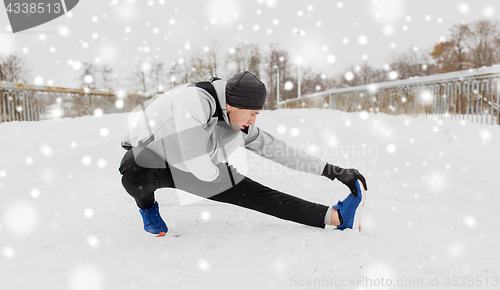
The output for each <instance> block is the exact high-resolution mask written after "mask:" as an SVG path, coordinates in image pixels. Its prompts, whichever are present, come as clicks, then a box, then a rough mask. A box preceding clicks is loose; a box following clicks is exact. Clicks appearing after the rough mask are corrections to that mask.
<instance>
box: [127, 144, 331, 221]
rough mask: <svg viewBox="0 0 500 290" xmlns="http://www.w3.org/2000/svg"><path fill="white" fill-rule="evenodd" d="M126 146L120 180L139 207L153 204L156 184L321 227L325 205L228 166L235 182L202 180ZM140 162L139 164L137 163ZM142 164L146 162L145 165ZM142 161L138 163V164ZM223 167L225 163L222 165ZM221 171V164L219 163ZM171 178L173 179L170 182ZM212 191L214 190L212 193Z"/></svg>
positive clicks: (150, 154) (149, 152) (152, 155)
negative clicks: (293, 194)
mask: <svg viewBox="0 0 500 290" xmlns="http://www.w3.org/2000/svg"><path fill="white" fill-rule="evenodd" d="M133 150H135V149H133ZM133 150H132V149H131V150H128V151H127V153H125V156H123V159H122V161H121V165H120V168H119V170H120V173H121V174H122V184H123V187H124V188H125V190H126V191H127V192H128V193H129V194H130V195H131V196H132V197H133V198H134V199H135V201H136V203H137V206H139V207H140V208H142V209H148V208H151V207H152V206H153V204H154V201H155V197H154V192H155V190H156V189H158V188H165V187H172V188H178V189H181V190H184V191H186V192H189V193H192V194H195V195H198V196H202V197H205V198H207V199H210V200H215V201H219V202H225V203H230V204H234V205H238V206H242V207H245V208H249V209H253V210H256V211H259V212H262V213H265V214H269V215H272V216H275V217H278V218H281V219H285V220H290V221H294V222H297V223H301V224H305V225H309V226H314V227H320V228H324V227H325V224H324V219H325V214H326V211H327V210H328V207H327V206H325V205H322V204H317V203H312V202H309V201H306V200H303V199H300V198H298V197H295V196H291V195H288V194H286V193H282V192H279V191H277V190H274V189H271V188H269V187H266V186H264V185H261V184H260V183H258V182H255V181H253V180H251V179H250V178H248V177H245V176H243V175H241V174H239V173H238V172H237V171H236V170H234V169H232V170H231V171H232V175H233V178H234V179H235V180H236V184H235V185H234V186H232V185H231V184H230V182H226V183H224V182H218V183H211V182H204V181H201V180H199V179H198V178H196V177H195V176H194V175H193V174H191V173H188V172H184V171H181V170H178V169H175V168H173V167H171V168H169V166H168V164H167V163H166V162H165V161H164V160H163V159H162V158H161V157H159V156H158V155H156V154H155V153H154V152H152V151H150V150H148V149H144V150H142V151H141V152H140V153H139V154H137V152H136V156H135V157H134V153H133V152H132V151H133ZM139 164H140V165H139ZM144 164H147V166H146V167H145V166H144ZM141 165H142V166H141ZM223 167H225V165H224V166H223ZM220 169H221V172H223V171H222V170H224V168H222V167H220ZM225 170H226V172H227V168H225ZM174 181H175V182H174ZM214 192H218V193H217V194H214Z"/></svg>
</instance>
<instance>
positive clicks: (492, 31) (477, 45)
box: [466, 20, 500, 68]
mask: <svg viewBox="0 0 500 290" xmlns="http://www.w3.org/2000/svg"><path fill="white" fill-rule="evenodd" d="M466 44H467V47H468V48H469V51H470V58H471V62H472V64H473V66H474V67H475V68H480V67H482V66H491V65H494V64H496V63H498V62H499V60H500V55H499V52H500V29H499V24H498V22H497V21H493V20H478V21H476V22H473V23H472V24H470V25H469V30H468V33H467V42H466Z"/></svg>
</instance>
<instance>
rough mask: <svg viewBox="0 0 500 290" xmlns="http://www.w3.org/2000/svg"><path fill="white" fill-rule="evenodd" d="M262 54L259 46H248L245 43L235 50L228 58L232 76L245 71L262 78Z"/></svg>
mask: <svg viewBox="0 0 500 290" xmlns="http://www.w3.org/2000/svg"><path fill="white" fill-rule="evenodd" d="M261 59H262V58H261V54H260V51H259V45H258V44H248V43H246V42H244V43H243V44H240V45H239V46H237V47H235V48H234V51H233V52H231V53H230V54H229V55H228V57H227V62H228V68H229V70H230V72H231V75H234V74H236V73H240V72H243V71H249V72H251V73H253V74H255V75H256V76H257V77H258V78H260V62H261Z"/></svg>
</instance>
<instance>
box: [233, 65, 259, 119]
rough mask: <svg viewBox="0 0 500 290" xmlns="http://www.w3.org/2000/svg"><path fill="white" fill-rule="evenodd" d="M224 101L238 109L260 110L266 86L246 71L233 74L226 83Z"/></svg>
mask: <svg viewBox="0 0 500 290" xmlns="http://www.w3.org/2000/svg"><path fill="white" fill-rule="evenodd" d="M226 102H227V104H228V105H230V106H232V107H236V108H240V109H248V110H262V108H263V107H264V103H265V102H266V86H265V85H264V84H263V83H262V82H261V81H260V80H259V79H258V78H257V77H256V76H255V75H253V74H252V73H250V72H248V71H246V72H242V73H239V74H235V75H234V76H233V77H232V78H230V79H229V80H228V81H227V84H226Z"/></svg>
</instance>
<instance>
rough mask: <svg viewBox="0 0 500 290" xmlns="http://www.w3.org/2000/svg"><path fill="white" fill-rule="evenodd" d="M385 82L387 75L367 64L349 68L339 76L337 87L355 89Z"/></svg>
mask: <svg viewBox="0 0 500 290" xmlns="http://www.w3.org/2000/svg"><path fill="white" fill-rule="evenodd" d="M385 81H387V74H386V72H385V71H383V70H380V69H374V68H372V67H371V66H370V65H369V64H368V62H364V63H363V64H362V65H358V66H350V67H348V68H347V69H346V70H345V71H344V73H342V74H341V75H340V77H339V78H338V81H337V83H338V84H337V85H338V86H340V87H355V86H362V85H368V84H373V83H381V82H385Z"/></svg>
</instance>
